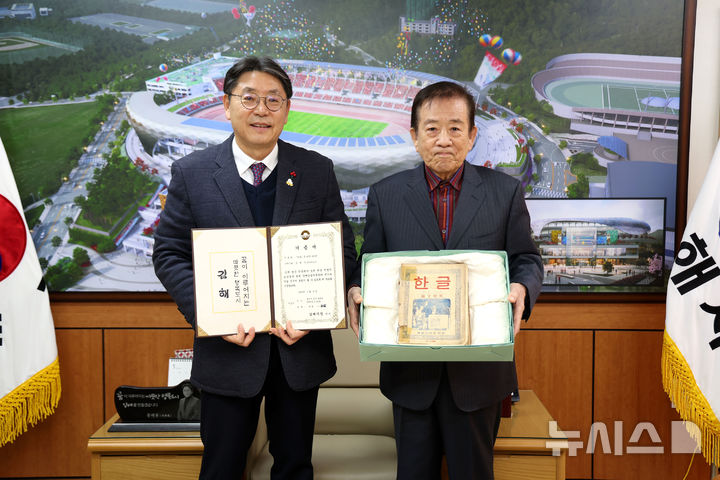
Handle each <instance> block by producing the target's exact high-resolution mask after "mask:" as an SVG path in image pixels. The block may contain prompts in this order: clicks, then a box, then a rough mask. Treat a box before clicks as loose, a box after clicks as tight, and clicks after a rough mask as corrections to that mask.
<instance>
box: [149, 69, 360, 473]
mask: <svg viewBox="0 0 720 480" xmlns="http://www.w3.org/2000/svg"><path fill="white" fill-rule="evenodd" d="M223 90H224V92H225V97H224V98H223V105H224V107H225V116H226V117H227V119H228V120H230V123H231V124H232V128H233V135H231V136H230V138H228V139H227V140H225V141H224V142H223V143H222V144H220V145H215V146H211V147H209V148H207V149H205V150H202V151H197V152H194V153H192V154H190V155H188V156H187V157H185V158H182V159H180V160H178V161H176V162H175V163H174V164H173V166H172V181H171V182H170V185H169V187H168V196H167V201H166V203H165V209H164V211H163V214H162V216H161V219H160V223H159V225H158V228H157V231H156V234H155V247H154V252H153V262H154V265H155V272H156V274H157V276H158V278H159V279H160V281H161V282H162V283H163V285H164V286H165V288H166V289H167V291H168V292H169V293H170V295H171V296H172V298H173V299H174V300H175V302H176V303H177V305H178V309H179V310H180V312H182V314H183V315H184V316H185V319H186V320H187V321H188V323H190V325H193V326H194V325H195V298H194V290H193V269H192V268H193V267H192V249H191V247H192V246H191V242H190V230H191V229H192V228H223V227H250V226H268V225H288V224H300V223H311V222H330V221H342V224H343V236H344V249H345V268H346V272H352V271H353V268H354V266H355V248H354V243H355V242H354V237H353V233H352V230H351V228H350V224H349V222H348V219H347V217H346V216H345V212H344V209H343V204H342V200H341V198H340V190H339V187H338V183H337V180H336V178H335V174H334V172H333V165H332V162H331V161H330V160H329V159H328V158H325V157H323V156H322V155H320V154H319V153H317V152H312V151H308V150H305V149H302V148H299V147H295V146H293V145H290V144H288V143H285V142H283V141H282V140H279V137H280V133H281V132H282V129H283V126H284V125H285V123H287V119H288V113H289V110H290V98H291V97H292V85H291V83H290V78H289V77H288V75H287V73H285V71H284V70H283V69H282V68H281V67H280V65H278V64H277V63H276V62H274V61H273V60H271V59H270V58H256V57H248V58H244V59H242V60H240V61H238V62H237V63H235V64H234V65H233V66H232V67H231V68H230V69H229V70H228V72H227V74H226V75H225V83H224V85H223ZM269 322H270V319H269V318H268V323H269ZM335 371H336V366H335V358H334V357H333V349H332V340H331V337H330V332H329V331H311V332H310V331H302V330H295V329H294V328H293V327H292V324H291V323H290V322H288V324H287V330H285V329H283V328H274V329H272V331H271V332H270V333H269V334H267V333H256V332H255V330H254V329H253V328H250V329H249V331H245V328H244V327H243V325H242V323H239V324H238V326H237V333H236V334H234V335H227V336H224V337H203V338H197V337H196V338H195V342H194V359H193V366H192V374H191V381H192V383H193V385H195V386H196V387H198V388H200V389H201V390H202V399H201V400H202V401H201V417H200V422H201V423H200V435H201V438H202V441H203V444H204V452H203V460H202V467H201V471H200V478H201V479H225V478H240V476H241V475H242V472H243V470H244V468H245V461H246V456H247V452H248V449H249V447H250V444H251V443H252V440H253V437H254V435H255V430H256V428H257V422H258V416H259V411H260V402H261V401H262V399H263V397H264V398H265V420H266V422H267V426H268V437H269V440H270V453H271V454H272V455H273V458H274V463H273V467H272V471H271V478H273V479H292V480H297V479H311V478H312V477H313V468H312V464H311V455H312V439H313V430H314V425H315V406H316V403H317V393H318V385H320V383H322V382H324V381H325V380H327V379H329V378H330V377H332V376H333V375H334V373H335Z"/></svg>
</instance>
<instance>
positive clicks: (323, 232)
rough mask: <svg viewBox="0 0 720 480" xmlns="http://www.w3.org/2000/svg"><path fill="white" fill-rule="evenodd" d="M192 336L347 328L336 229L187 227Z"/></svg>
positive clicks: (339, 228) (317, 225) (339, 229)
mask: <svg viewBox="0 0 720 480" xmlns="http://www.w3.org/2000/svg"><path fill="white" fill-rule="evenodd" d="M192 242H193V269H194V275H195V313H196V315H195V319H196V327H197V335H198V336H214V335H228V334H233V333H236V332H237V325H238V323H242V324H243V327H245V330H246V331H248V330H249V329H250V327H255V331H257V332H263V331H268V330H270V328H271V327H274V326H275V325H276V324H279V325H281V326H282V327H285V326H286V325H287V322H288V321H291V322H292V325H293V328H295V329H299V330H312V329H329V328H345V327H346V326H347V324H346V321H345V281H344V279H345V273H344V269H343V263H344V259H343V241H342V224H341V223H340V222H333V223H310V224H304V225H284V226H279V227H249V228H219V229H193V230H192Z"/></svg>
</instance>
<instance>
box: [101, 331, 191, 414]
mask: <svg viewBox="0 0 720 480" xmlns="http://www.w3.org/2000/svg"><path fill="white" fill-rule="evenodd" d="M186 325H187V324H186ZM192 346H193V331H192V329H191V328H190V327H189V325H188V326H187V328H183V329H176V330H167V329H120V330H106V331H105V418H106V419H107V418H110V417H111V416H112V415H113V414H115V403H114V400H113V394H114V392H115V389H116V388H117V387H119V386H120V385H132V386H136V387H159V386H163V385H167V373H168V359H169V358H170V357H172V356H173V352H174V350H176V349H178V348H192ZM103 423H105V421H104V420H103V421H102V422H100V425H97V428H99V427H100V426H101V425H102V424H103Z"/></svg>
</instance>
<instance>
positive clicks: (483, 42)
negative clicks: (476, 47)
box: [478, 33, 493, 47]
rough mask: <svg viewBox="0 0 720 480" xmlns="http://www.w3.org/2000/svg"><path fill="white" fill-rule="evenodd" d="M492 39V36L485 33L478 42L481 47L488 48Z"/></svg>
mask: <svg viewBox="0 0 720 480" xmlns="http://www.w3.org/2000/svg"><path fill="white" fill-rule="evenodd" d="M492 38H493V37H492V35H489V34H487V33H485V34H483V35H482V36H481V37H480V38H479V39H478V42H480V45H481V46H483V47H489V46H490V42H491V41H492Z"/></svg>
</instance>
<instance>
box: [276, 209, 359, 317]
mask: <svg viewBox="0 0 720 480" xmlns="http://www.w3.org/2000/svg"><path fill="white" fill-rule="evenodd" d="M270 229H271V232H272V234H271V237H272V238H271V250H272V268H273V275H272V276H273V296H274V299H275V321H276V322H277V323H278V324H280V325H281V326H283V327H285V326H286V325H287V322H288V321H290V322H292V326H293V328H295V329H300V330H311V329H328V328H345V327H346V323H345V281H344V280H345V270H344V268H343V242H342V224H340V223H339V222H336V223H314V224H305V225H288V226H282V227H270Z"/></svg>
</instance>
